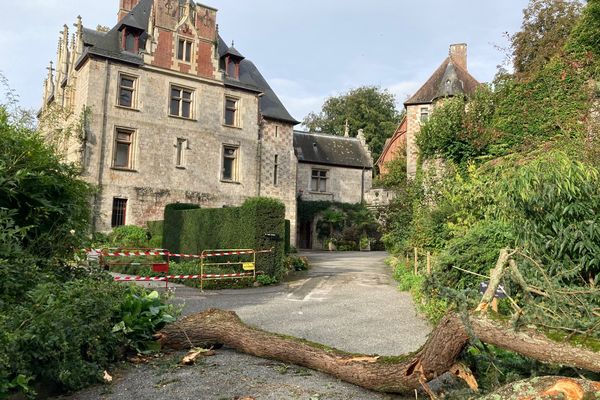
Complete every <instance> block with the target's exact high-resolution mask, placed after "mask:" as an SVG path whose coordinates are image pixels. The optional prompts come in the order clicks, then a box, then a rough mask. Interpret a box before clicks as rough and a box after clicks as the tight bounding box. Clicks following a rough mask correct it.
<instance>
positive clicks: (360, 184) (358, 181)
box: [297, 163, 373, 204]
mask: <svg viewBox="0 0 600 400" xmlns="http://www.w3.org/2000/svg"><path fill="white" fill-rule="evenodd" d="M313 169H320V170H326V171H327V187H326V192H324V193H322V192H313V191H311V187H310V183H311V174H312V170H313ZM297 182H298V192H299V193H301V198H302V200H304V201H336V202H340V203H352V204H354V203H360V202H361V201H362V200H363V193H366V192H368V191H369V190H370V189H371V186H372V184H373V178H372V170H371V169H365V170H363V169H359V168H345V167H335V166H328V165H319V164H308V163H298V172H297ZM361 188H362V190H363V191H362V192H361Z"/></svg>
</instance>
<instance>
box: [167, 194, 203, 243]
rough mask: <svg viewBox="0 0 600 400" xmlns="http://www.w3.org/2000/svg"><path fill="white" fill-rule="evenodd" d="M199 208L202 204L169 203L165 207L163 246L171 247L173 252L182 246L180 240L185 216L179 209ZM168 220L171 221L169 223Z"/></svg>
mask: <svg viewBox="0 0 600 400" xmlns="http://www.w3.org/2000/svg"><path fill="white" fill-rule="evenodd" d="M199 208H200V206H199V205H197V204H187V203H174V204H167V206H166V207H165V214H164V220H163V234H162V237H163V241H162V242H163V245H162V247H163V248H165V249H169V250H171V251H172V252H176V251H178V250H179V248H180V247H181V246H180V243H179V241H180V229H181V224H182V222H183V216H182V214H181V213H179V212H178V211H183V210H198V209H199ZM167 221H169V223H167Z"/></svg>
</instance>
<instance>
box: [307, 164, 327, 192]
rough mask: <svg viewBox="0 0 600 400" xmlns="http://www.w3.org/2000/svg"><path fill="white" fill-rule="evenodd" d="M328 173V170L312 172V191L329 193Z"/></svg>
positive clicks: (314, 170)
mask: <svg viewBox="0 0 600 400" xmlns="http://www.w3.org/2000/svg"><path fill="white" fill-rule="evenodd" d="M327 172H328V171H327V170H326V169H313V170H312V172H311V179H310V190H311V191H312V192H321V193H325V192H327V178H328V176H327Z"/></svg>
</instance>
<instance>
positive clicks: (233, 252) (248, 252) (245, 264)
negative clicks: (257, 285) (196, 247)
mask: <svg viewBox="0 0 600 400" xmlns="http://www.w3.org/2000/svg"><path fill="white" fill-rule="evenodd" d="M271 251H272V250H271ZM256 253H257V252H256V251H255V250H253V249H216V250H204V251H203V252H202V254H201V256H202V258H200V276H201V279H200V290H204V281H205V280H207V281H211V280H221V279H230V278H227V277H225V278H223V276H227V275H236V278H250V277H251V278H252V279H256ZM232 256H237V257H240V258H250V259H249V260H237V261H231V260H228V261H226V262H225V261H224V262H206V260H208V259H211V258H229V257H232ZM233 265H239V266H241V267H242V269H243V270H244V271H247V272H243V273H240V274H224V275H219V274H204V269H205V268H206V267H217V268H219V267H224V266H228V267H231V266H233ZM250 271H251V272H250Z"/></svg>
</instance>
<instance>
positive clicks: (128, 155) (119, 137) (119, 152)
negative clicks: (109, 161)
mask: <svg viewBox="0 0 600 400" xmlns="http://www.w3.org/2000/svg"><path fill="white" fill-rule="evenodd" d="M134 135H135V131H134V130H131V129H125V128H117V129H116V131H115V144H114V153H113V167H114V168H121V169H133V141H134Z"/></svg>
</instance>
